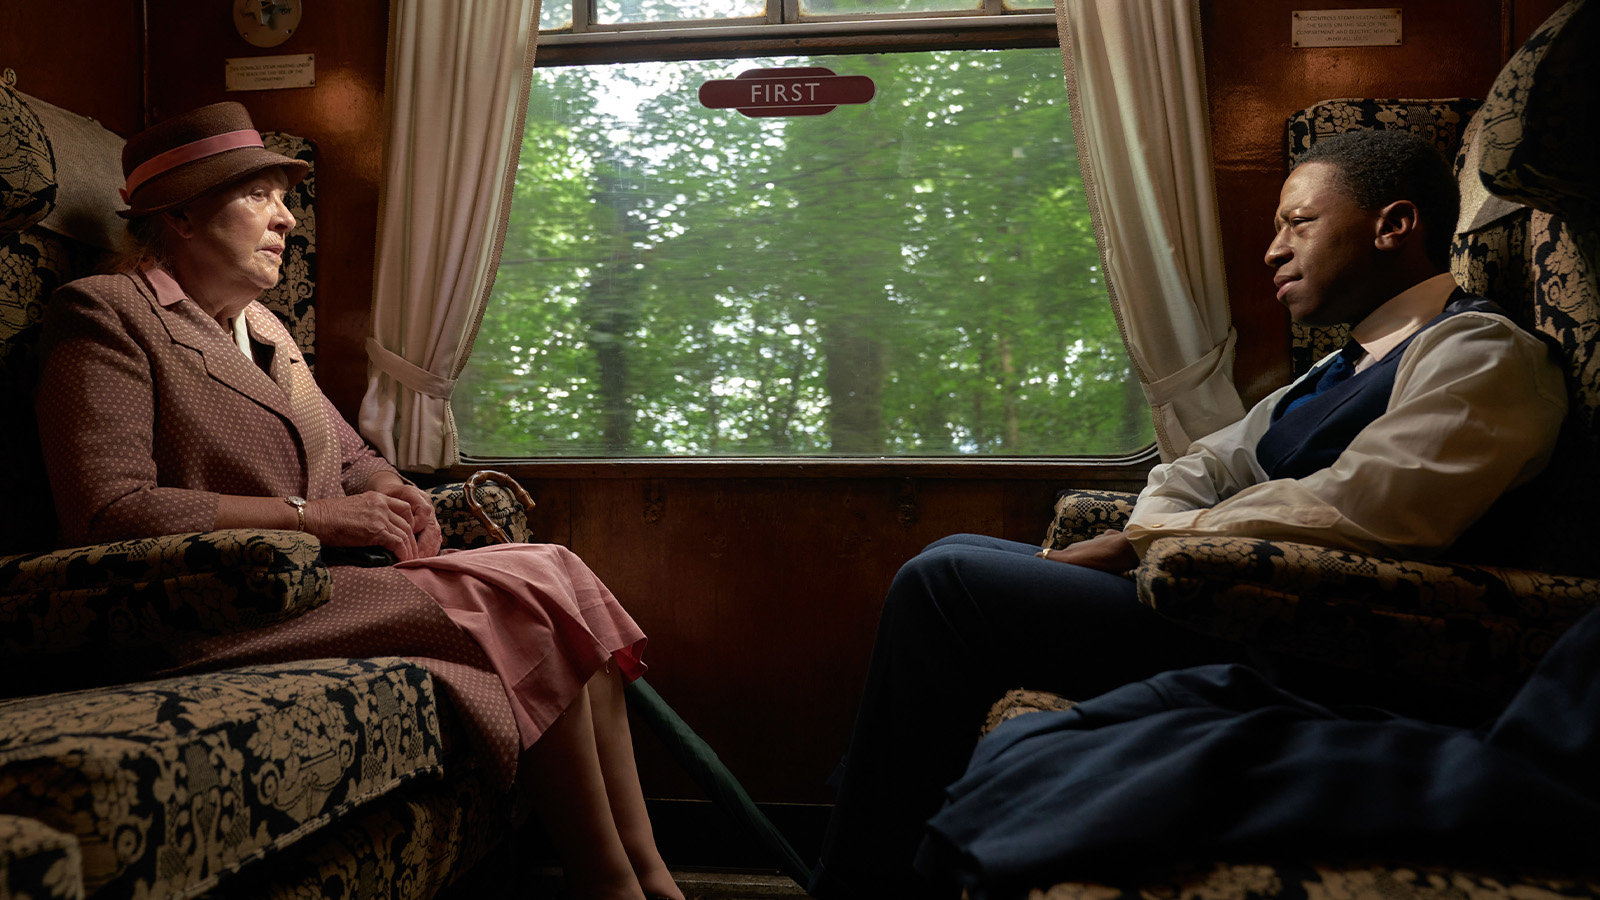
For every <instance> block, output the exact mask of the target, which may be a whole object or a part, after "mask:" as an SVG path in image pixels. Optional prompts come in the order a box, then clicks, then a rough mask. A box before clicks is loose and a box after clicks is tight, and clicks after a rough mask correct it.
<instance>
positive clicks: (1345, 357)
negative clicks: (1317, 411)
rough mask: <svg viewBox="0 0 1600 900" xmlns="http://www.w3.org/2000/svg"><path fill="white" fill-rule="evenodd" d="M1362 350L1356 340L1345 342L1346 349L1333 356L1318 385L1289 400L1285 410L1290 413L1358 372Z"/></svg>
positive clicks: (1318, 380) (1319, 378)
mask: <svg viewBox="0 0 1600 900" xmlns="http://www.w3.org/2000/svg"><path fill="white" fill-rule="evenodd" d="M1361 352H1362V351H1361V345H1360V344H1358V343H1356V342H1355V341H1351V342H1350V343H1348V344H1345V345H1344V349H1343V350H1340V351H1339V355H1338V356H1335V357H1334V358H1333V362H1331V363H1328V367H1327V368H1326V369H1324V370H1323V372H1322V375H1321V376H1319V377H1318V379H1317V386H1316V387H1315V388H1312V389H1311V390H1309V391H1306V392H1305V393H1304V394H1301V395H1300V396H1298V397H1296V398H1294V399H1293V400H1291V401H1289V406H1288V407H1287V408H1286V409H1284V412H1285V413H1288V412H1289V410H1292V409H1294V408H1295V407H1296V406H1299V405H1300V404H1302V403H1304V402H1306V401H1307V400H1310V399H1311V398H1312V397H1315V396H1317V395H1318V394H1320V393H1322V392H1323V391H1326V390H1329V389H1331V388H1333V387H1334V386H1335V385H1337V384H1339V383H1341V382H1343V381H1344V380H1345V379H1347V378H1349V377H1350V376H1351V375H1354V374H1355V373H1356V360H1358V359H1360V358H1361Z"/></svg>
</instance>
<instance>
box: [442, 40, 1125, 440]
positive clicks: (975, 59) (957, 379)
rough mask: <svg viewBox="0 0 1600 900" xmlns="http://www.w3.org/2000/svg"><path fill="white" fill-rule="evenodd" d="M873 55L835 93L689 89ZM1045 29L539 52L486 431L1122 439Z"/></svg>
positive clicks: (489, 378) (489, 376) (469, 415)
mask: <svg viewBox="0 0 1600 900" xmlns="http://www.w3.org/2000/svg"><path fill="white" fill-rule="evenodd" d="M802 65H819V66H826V67H828V68H830V69H832V70H834V71H835V72H837V73H839V74H850V75H867V76H870V77H871V78H872V79H873V81H874V82H875V83H876V85H877V94H876V97H875V98H874V99H873V100H872V102H871V103H868V104H864V105H854V106H843V107H840V108H838V109H836V110H834V111H833V112H831V113H829V114H827V115H823V116H811V117H793V118H749V117H746V116H743V115H741V114H739V113H738V112H735V111H733V110H709V109H705V108H703V107H701V106H700V104H699V102H698V97H697V91H698V88H699V85H700V84H701V83H703V82H705V81H707V80H712V79H721V78H731V77H733V76H734V75H736V74H737V73H738V72H741V71H744V70H746V69H750V68H773V67H778V66H802ZM1060 65H1061V63H1060V56H1059V54H1058V53H1057V52H1056V51H1055V50H1054V49H1041V50H1007V51H936V52H920V53H904V54H892V55H863V56H841V57H829V58H805V59H801V58H791V59H784V60H742V61H737V62H732V63H730V62H727V61H706V62H688V63H637V64H626V65H614V66H604V67H571V68H560V69H539V70H537V71H536V72H535V84H534V89H533V91H532V95H531V97H530V100H529V106H528V115H527V120H526V130H525V132H524V135H523V142H522V153H521V159H520V161H519V163H518V168H517V176H516V184H515V198H514V202H513V208H512V213H511V217H510V222H509V225H508V227H507V230H506V238H505V245H504V249H503V252H502V256H501V261H500V268H499V273H498V276H497V278H496V282H495V286H494V291H493V294H492V296H491V299H490V302H489V305H488V309H487V310H486V312H485V314H484V317H483V321H482V324H481V326H480V328H479V330H478V333H477V336H476V341H475V343H474V346H473V351H472V357H471V360H470V362H469V364H468V366H467V369H466V371H465V372H464V373H463V374H462V377H461V379H460V384H459V386H458V388H457V390H456V393H455V396H454V398H453V400H452V409H453V415H454V417H455V421H456V424H457V426H458V428H459V429H460V435H461V446H462V448H463V452H464V453H466V454H467V455H469V456H472V457H476V458H489V457H537V456H655V455H684V454H689V455H731V456H771V455H777V456H784V455H798V454H810V455H873V456H877V455H886V456H922V455H955V454H984V455H1030V456H1032V455H1080V454H1120V453H1126V452H1130V451H1133V450H1136V449H1138V448H1139V447H1142V446H1144V445H1145V444H1148V443H1149V442H1150V440H1151V425H1150V416H1149V411H1148V407H1147V405H1146V402H1145V399H1144V396H1143V393H1142V391H1141V390H1140V388H1139V386H1138V383H1137V379H1136V378H1135V377H1134V375H1133V372H1132V370H1131V367H1130V365H1129V362H1128V359H1127V355H1126V352H1125V350H1124V349H1123V345H1122V342H1121V338H1120V336H1119V333H1118V328H1117V323H1116V321H1115V318H1114V315H1113V313H1112V310H1111V306H1110V303H1109V302H1108V300H1107V297H1106V292H1105V287H1104V284H1103V283H1102V280H1101V277H1100V271H1099V268H1100V259H1099V253H1098V250H1097V249H1096V245H1095V240H1094V234H1093V229H1092V227H1091V224H1090V220H1089V213H1088V208H1087V205H1086V201H1085V199H1084V191H1083V184H1082V178H1081V175H1080V172H1079V166H1078V160H1077V155H1076V151H1075V150H1074V146H1073V139H1072V123H1071V119H1070V116H1069V112H1068V104H1067V99H1066V91H1065V88H1064V86H1063V85H1062V78H1061V72H1060Z"/></svg>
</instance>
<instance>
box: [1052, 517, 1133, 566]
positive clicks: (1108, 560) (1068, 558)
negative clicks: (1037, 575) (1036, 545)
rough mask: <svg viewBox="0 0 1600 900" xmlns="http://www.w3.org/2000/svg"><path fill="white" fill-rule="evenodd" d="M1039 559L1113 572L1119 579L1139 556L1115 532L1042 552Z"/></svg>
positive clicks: (1122, 535)
mask: <svg viewBox="0 0 1600 900" xmlns="http://www.w3.org/2000/svg"><path fill="white" fill-rule="evenodd" d="M1038 555H1039V556H1040V558H1042V559H1052V560H1055V561H1056V562H1064V563H1072V564H1073V565H1075V566H1086V567H1088V568H1090V569H1100V570H1102V571H1105V572H1115V573H1117V574H1118V575H1121V574H1122V573H1123V572H1126V571H1128V570H1129V569H1132V568H1135V567H1136V566H1138V565H1139V554H1138V552H1136V551H1135V550H1134V549H1133V544H1131V543H1129V542H1128V538H1127V536H1126V535H1124V534H1123V533H1122V532H1121V531H1118V530H1116V529H1114V528H1113V529H1110V530H1107V531H1104V532H1101V533H1100V534H1099V535H1098V536H1096V537H1092V538H1090V539H1088V540H1087V541H1079V542H1077V543H1076V544H1068V545H1067V546H1065V547H1062V548H1061V549H1060V550H1041V551H1039V554H1038Z"/></svg>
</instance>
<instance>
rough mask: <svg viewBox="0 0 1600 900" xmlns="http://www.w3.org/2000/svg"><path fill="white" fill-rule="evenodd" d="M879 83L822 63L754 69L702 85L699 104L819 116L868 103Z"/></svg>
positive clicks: (751, 112)
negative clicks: (837, 72) (820, 64)
mask: <svg viewBox="0 0 1600 900" xmlns="http://www.w3.org/2000/svg"><path fill="white" fill-rule="evenodd" d="M877 90H878V89H877V86H876V85H874V84H873V83H872V79H871V78H868V77H867V76H865V75H835V74H833V70H832V69H825V68H823V67H821V66H800V67H796V68H792V69H751V70H750V71H748V72H740V73H739V75H738V77H736V78H734V79H732V80H729V81H708V82H706V83H705V84H702V85H700V105H702V106H705V107H707V108H710V109H737V110H738V111H739V112H742V113H744V114H745V115H747V116H752V117H758V116H820V115H822V114H823V113H828V112H832V111H833V108H834V107H835V106H843V105H845V104H849V103H866V102H867V101H869V100H871V99H872V97H873V95H874V94H875V93H877Z"/></svg>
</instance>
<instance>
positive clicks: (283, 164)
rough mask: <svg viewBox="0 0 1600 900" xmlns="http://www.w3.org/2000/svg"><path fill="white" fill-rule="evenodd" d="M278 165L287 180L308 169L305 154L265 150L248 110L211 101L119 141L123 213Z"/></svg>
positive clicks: (148, 210) (166, 204) (180, 200)
mask: <svg viewBox="0 0 1600 900" xmlns="http://www.w3.org/2000/svg"><path fill="white" fill-rule="evenodd" d="M275 167H279V168H282V169H283V172H284V174H285V175H287V176H289V184H290V185H295V184H299V183H300V179H302V178H304V177H306V173H307V172H309V171H310V170H311V165H310V164H309V163H307V162H305V161H303V160H298V159H291V158H289V157H287V156H283V155H280V154H277V153H273V152H272V151H270V150H267V149H266V148H265V147H263V146H262V144H261V134H260V133H259V132H257V131H256V128H255V125H253V124H251V122H250V113H248V112H246V111H245V108H244V107H243V106H241V105H239V104H237V103H232V102H228V103H214V104H212V105H210V106H202V107H200V108H199V109H193V110H190V111H189V112H186V113H184V114H182V115H178V116H173V117H172V118H170V119H167V120H166V121H164V122H158V123H156V124H155V125H152V126H150V127H149V128H146V129H145V130H144V131H141V132H139V133H138V134H136V135H134V136H133V137H131V138H129V139H128V142H127V143H126V144H124V145H123V147H122V174H123V175H124V176H125V177H126V178H127V184H126V185H125V186H124V187H123V189H122V192H121V193H122V199H123V202H125V203H127V204H128V207H129V208H128V209H124V210H119V211H118V212H117V215H119V216H122V217H123V218H124V219H134V218H138V217H140V216H148V215H150V214H152V213H158V212H161V211H163V210H168V209H172V208H174V207H177V206H182V205H183V204H185V203H188V202H189V201H190V200H193V199H194V198H196V197H198V196H200V195H201V194H204V193H205V192H206V191H209V190H211V189H212V188H215V187H221V186H222V185H225V184H231V183H232V182H235V181H237V180H239V179H241V178H244V177H245V176H247V175H253V174H255V173H256V172H259V171H261V170H262V169H271V168H275Z"/></svg>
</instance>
